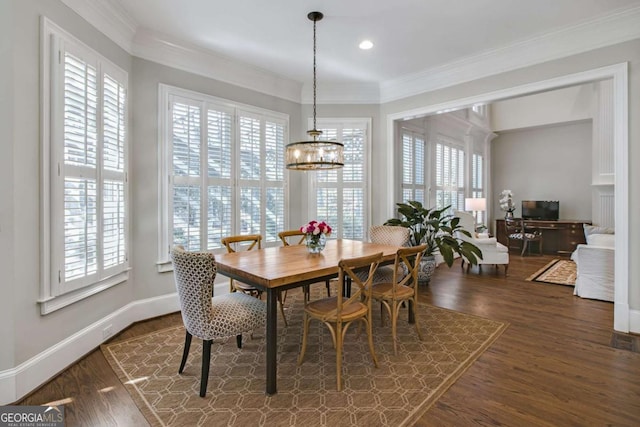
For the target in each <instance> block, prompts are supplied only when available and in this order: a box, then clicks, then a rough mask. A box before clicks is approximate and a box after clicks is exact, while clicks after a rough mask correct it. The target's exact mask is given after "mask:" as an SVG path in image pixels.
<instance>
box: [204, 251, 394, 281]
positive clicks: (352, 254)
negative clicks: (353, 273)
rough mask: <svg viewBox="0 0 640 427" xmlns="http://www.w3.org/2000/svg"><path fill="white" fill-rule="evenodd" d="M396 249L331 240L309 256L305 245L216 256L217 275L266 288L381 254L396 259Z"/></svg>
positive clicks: (306, 278) (319, 274) (336, 270)
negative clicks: (341, 263) (358, 258)
mask: <svg viewBox="0 0 640 427" xmlns="http://www.w3.org/2000/svg"><path fill="white" fill-rule="evenodd" d="M398 249H399V247H397V246H391V245H380V244H377V243H367V242H360V241H355V240H346V239H338V240H328V241H327V245H326V247H325V249H324V250H323V251H322V252H321V253H319V254H310V253H309V252H308V250H307V247H306V246H305V245H292V246H279V247H270V248H264V249H259V250H252V251H245V252H235V253H226V254H219V255H216V263H217V265H218V272H219V273H220V274H223V275H225V276H230V277H234V278H236V279H238V278H239V279H241V280H242V279H245V280H246V281H247V282H248V283H252V284H254V285H258V286H260V287H264V288H277V287H280V286H285V285H289V284H292V283H297V282H302V281H305V280H310V279H315V278H319V277H323V276H329V275H332V274H335V275H337V274H338V262H339V261H340V260H341V259H343V258H357V257H361V256H366V255H373V254H376V253H378V252H382V256H383V261H386V262H389V261H393V260H394V259H395V255H396V251H397V250H398Z"/></svg>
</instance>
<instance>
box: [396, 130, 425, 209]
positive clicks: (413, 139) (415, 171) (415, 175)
mask: <svg viewBox="0 0 640 427" xmlns="http://www.w3.org/2000/svg"><path fill="white" fill-rule="evenodd" d="M401 153H402V159H401V164H402V201H403V202H407V201H409V200H417V201H419V202H420V203H423V204H424V203H425V194H426V182H425V163H426V158H425V154H426V150H425V140H424V137H423V136H422V135H418V134H415V133H413V132H409V131H406V130H405V131H403V133H402V151H401Z"/></svg>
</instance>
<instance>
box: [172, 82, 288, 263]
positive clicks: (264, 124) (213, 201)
mask: <svg viewBox="0 0 640 427" xmlns="http://www.w3.org/2000/svg"><path fill="white" fill-rule="evenodd" d="M159 98H160V108H161V111H162V114H161V133H162V135H161V140H162V141H161V144H162V159H161V165H160V169H161V177H160V179H161V188H162V196H161V197H162V206H163V209H162V218H161V222H160V231H159V232H160V242H161V244H160V248H159V259H160V261H159V266H160V270H161V271H165V270H169V269H170V268H171V266H170V261H169V251H170V250H171V247H172V246H173V245H183V246H184V247H185V248H186V249H188V250H196V251H199V250H216V249H220V248H222V245H221V244H220V239H221V238H222V237H224V236H228V235H234V234H262V236H263V239H264V240H263V241H264V242H265V244H266V245H267V246H268V245H269V244H270V243H271V244H276V243H277V242H279V239H278V232H279V231H281V230H284V229H285V224H286V221H285V212H286V197H285V179H284V177H285V173H284V169H285V167H284V146H285V141H286V140H287V138H288V116H286V115H284V114H280V113H275V112H271V111H267V110H262V109H258V108H254V107H250V106H243V105H237V104H233V103H231V102H229V101H225V100H222V99H218V98H215V97H212V96H208V95H204V94H199V93H196V92H191V91H186V90H182V89H178V88H174V87H171V86H167V85H160V97H159Z"/></svg>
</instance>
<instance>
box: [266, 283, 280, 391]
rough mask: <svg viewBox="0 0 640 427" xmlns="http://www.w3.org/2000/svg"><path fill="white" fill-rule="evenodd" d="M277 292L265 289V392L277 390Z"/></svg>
mask: <svg viewBox="0 0 640 427" xmlns="http://www.w3.org/2000/svg"><path fill="white" fill-rule="evenodd" d="M277 320H278V292H277V290H275V289H271V288H269V289H267V390H266V391H267V394H276V393H277V392H278V385H277V382H276V381H277V379H276V377H277V375H278V361H277V353H278V329H277V328H278V324H277Z"/></svg>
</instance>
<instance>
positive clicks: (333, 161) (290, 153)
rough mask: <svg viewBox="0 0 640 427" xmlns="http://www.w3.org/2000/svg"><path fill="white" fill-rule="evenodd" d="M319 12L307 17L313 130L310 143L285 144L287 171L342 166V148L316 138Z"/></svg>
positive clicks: (317, 135)
mask: <svg viewBox="0 0 640 427" xmlns="http://www.w3.org/2000/svg"><path fill="white" fill-rule="evenodd" d="M323 16H324V15H323V14H322V13H320V12H310V13H309V14H308V15H307V18H309V19H310V20H311V21H313V129H311V130H308V131H307V134H308V135H309V136H310V137H311V138H313V139H312V140H311V141H298V142H292V143H290V144H287V151H286V154H285V164H286V165H287V169H293V170H318V169H337V168H341V167H343V166H344V160H343V158H344V146H343V145H342V144H341V143H339V142H336V141H320V140H318V137H320V135H322V131H320V130H318V128H317V126H316V92H317V78H316V22H317V21H320V20H321V19H322V18H323Z"/></svg>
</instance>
